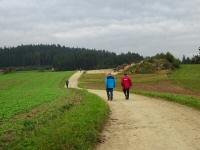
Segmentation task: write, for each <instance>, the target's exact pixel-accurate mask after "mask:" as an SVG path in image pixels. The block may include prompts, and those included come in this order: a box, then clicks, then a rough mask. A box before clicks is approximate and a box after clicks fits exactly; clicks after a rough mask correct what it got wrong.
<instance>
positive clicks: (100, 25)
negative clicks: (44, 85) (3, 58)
mask: <svg viewBox="0 0 200 150" xmlns="http://www.w3.org/2000/svg"><path fill="white" fill-rule="evenodd" d="M199 7H200V0H0V46H16V45H19V44H37V43H43V44H46V43H48V44H50V43H55V44H57V43H59V44H61V45H66V46H74V47H85V48H97V49H106V50H110V51H114V52H117V53H119V52H126V51H132V52H138V53H140V54H142V55H145V56H147V55H154V54H155V53H157V52H166V51H170V52H172V53H173V54H175V55H176V56H179V57H181V56H182V55H183V54H185V55H187V56H191V55H193V54H195V53H197V49H198V47H199V46H200V8H199Z"/></svg>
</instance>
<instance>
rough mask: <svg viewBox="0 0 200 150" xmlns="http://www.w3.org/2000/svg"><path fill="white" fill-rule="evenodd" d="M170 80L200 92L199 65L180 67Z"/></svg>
mask: <svg viewBox="0 0 200 150" xmlns="http://www.w3.org/2000/svg"><path fill="white" fill-rule="evenodd" d="M170 78H171V79H172V80H174V81H175V82H176V83H178V84H179V85H181V86H184V87H186V88H190V89H192V90H198V91H200V65H182V66H181V69H179V70H177V71H175V72H173V73H172V74H171V75H170Z"/></svg>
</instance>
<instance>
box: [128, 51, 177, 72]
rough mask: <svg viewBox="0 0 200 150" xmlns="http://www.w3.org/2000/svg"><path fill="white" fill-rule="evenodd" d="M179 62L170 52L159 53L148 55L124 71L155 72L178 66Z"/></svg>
mask: <svg viewBox="0 0 200 150" xmlns="http://www.w3.org/2000/svg"><path fill="white" fill-rule="evenodd" d="M180 63H181V62H180V60H179V59H177V58H175V57H174V56H173V55H172V54H171V53H169V52H167V53H166V54H164V53H161V54H157V55H155V56H153V57H148V58H146V59H144V60H143V61H141V62H140V63H137V64H136V65H133V66H132V67H131V68H129V69H128V70H126V72H128V73H131V74H133V73H139V74H145V73H156V72H160V71H163V70H165V71H166V70H174V69H176V68H179V66H180Z"/></svg>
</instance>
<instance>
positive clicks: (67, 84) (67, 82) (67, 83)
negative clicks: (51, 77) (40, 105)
mask: <svg viewBox="0 0 200 150" xmlns="http://www.w3.org/2000/svg"><path fill="white" fill-rule="evenodd" d="M66 87H67V88H69V80H67V81H66Z"/></svg>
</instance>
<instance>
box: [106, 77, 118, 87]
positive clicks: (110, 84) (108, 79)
mask: <svg viewBox="0 0 200 150" xmlns="http://www.w3.org/2000/svg"><path fill="white" fill-rule="evenodd" d="M115 86H116V81H115V78H114V77H113V76H107V77H106V88H107V89H113V88H115Z"/></svg>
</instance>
